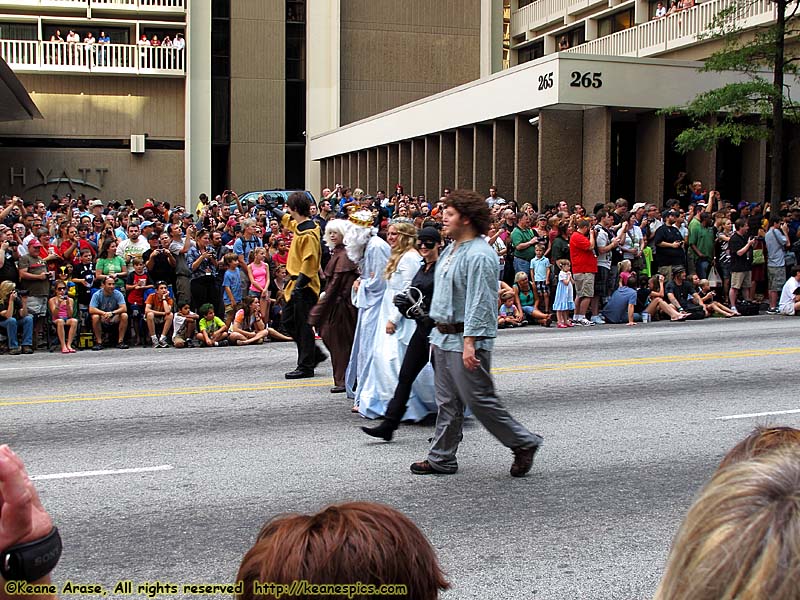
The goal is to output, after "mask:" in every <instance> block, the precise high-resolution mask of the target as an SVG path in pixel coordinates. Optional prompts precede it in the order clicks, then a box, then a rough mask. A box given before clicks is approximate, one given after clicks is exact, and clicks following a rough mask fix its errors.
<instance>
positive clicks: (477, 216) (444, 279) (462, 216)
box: [411, 190, 543, 477]
mask: <svg viewBox="0 0 800 600" xmlns="http://www.w3.org/2000/svg"><path fill="white" fill-rule="evenodd" d="M444 204H445V209H444V217H443V223H444V229H445V234H446V235H447V236H448V237H450V238H452V239H453V243H452V244H451V245H450V246H448V247H447V248H446V249H445V251H444V252H443V253H442V255H441V257H440V258H439V261H438V262H437V266H436V282H435V285H434V292H433V299H432V301H431V310H430V317H431V319H433V321H434V322H435V323H436V325H435V327H434V328H433V331H432V332H431V344H432V345H433V356H434V359H433V363H434V364H435V365H436V367H435V373H436V379H435V385H436V403H437V404H438V406H439V413H438V415H437V417H436V432H435V433H434V435H433V441H432V444H431V448H430V450H429V452H428V458H427V459H426V460H423V461H420V462H415V463H414V464H412V465H411V472H412V473H414V474H416V475H428V474H443V475H448V474H452V473H455V472H456V471H457V470H458V461H457V460H456V451H457V450H458V444H459V442H460V441H461V438H462V428H463V425H464V408H465V407H469V408H470V409H471V410H472V412H473V414H474V415H475V417H476V418H477V419H478V421H480V422H481V423H482V424H483V425H484V427H486V429H488V430H489V432H490V433H491V434H492V435H493V436H495V437H496V438H497V439H498V440H500V442H501V443H502V444H503V445H504V446H506V447H508V448H511V450H512V451H513V453H514V463H513V464H512V465H511V475H512V476H513V477H522V476H524V475H525V474H526V473H528V471H530V470H531V467H532V466H533V457H534V455H535V454H536V451H537V450H538V449H539V446H540V445H541V444H542V441H543V439H542V437H541V436H539V435H537V434H535V433H531V432H530V431H528V430H527V429H526V428H525V427H524V426H523V425H522V424H520V423H519V422H517V421H516V420H515V419H514V418H513V417H512V416H511V415H510V414H509V413H508V411H507V410H506V409H505V408H504V407H503V406H502V404H500V401H499V400H498V398H497V395H496V394H495V390H494V381H493V380H492V376H491V375H490V374H489V371H490V370H491V359H492V354H491V351H492V349H493V347H494V338H495V337H496V336H497V289H498V283H497V269H498V264H499V263H498V258H497V253H496V252H495V251H494V250H493V249H492V248H491V246H489V244H488V243H486V241H485V240H484V239H483V237H482V236H483V235H485V234H486V233H487V232H488V230H489V225H490V219H491V216H490V214H491V211H490V209H489V206H488V205H487V204H486V201H485V200H484V199H483V198H482V197H481V196H479V195H478V194H477V193H475V192H473V191H467V190H454V191H453V192H452V193H451V194H450V196H449V197H448V198H447V200H446V201H445V203H444Z"/></svg>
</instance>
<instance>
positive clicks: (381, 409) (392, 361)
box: [356, 222, 436, 421]
mask: <svg viewBox="0 0 800 600" xmlns="http://www.w3.org/2000/svg"><path fill="white" fill-rule="evenodd" d="M386 241H387V242H388V243H389V246H390V247H391V249H392V252H391V255H390V256H389V262H388V263H387V264H386V271H385V272H384V278H385V279H386V291H385V292H384V294H383V300H382V301H381V312H380V317H379V319H378V321H377V322H378V324H379V327H378V330H377V331H376V332H375V335H376V339H375V348H374V352H373V357H372V364H371V366H370V368H369V370H368V371H367V372H366V374H365V375H366V376H365V377H364V380H363V381H359V382H358V389H357V392H356V402H357V405H358V408H359V413H361V415H362V416H364V417H367V418H369V419H376V418H378V417H381V416H383V415H384V414H385V412H386V406H387V405H388V404H389V400H391V399H392V395H393V394H394V390H395V387H397V381H398V377H399V374H400V366H401V365H402V364H403V357H404V356H405V352H406V348H407V347H408V343H409V341H410V340H411V336H412V335H414V330H415V329H416V323H415V322H414V321H413V320H410V319H405V318H403V317H402V315H401V314H400V311H399V310H397V307H395V305H394V303H393V302H392V300H393V299H394V297H395V296H396V295H397V294H399V293H400V292H402V291H403V290H404V289H406V287H408V286H409V284H410V283H411V280H412V279H413V278H414V275H416V274H417V271H419V268H420V266H421V264H422V258H421V257H420V255H419V252H417V250H416V242H417V229H416V227H414V225H412V224H411V223H405V222H393V223H392V224H391V225H389V229H388V231H387V235H386ZM435 413H436V400H435V393H434V388H433V370H432V369H431V367H430V365H428V366H427V367H425V369H424V370H423V371H422V373H420V375H419V377H417V380H416V382H415V383H414V386H413V388H412V392H411V398H410V399H409V404H408V410H407V411H406V414H405V415H404V417H403V419H404V420H412V421H420V420H422V419H424V418H425V416H426V415H428V414H435Z"/></svg>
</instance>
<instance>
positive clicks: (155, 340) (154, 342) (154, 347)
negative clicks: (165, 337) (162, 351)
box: [150, 335, 159, 350]
mask: <svg viewBox="0 0 800 600" xmlns="http://www.w3.org/2000/svg"><path fill="white" fill-rule="evenodd" d="M150 340H151V341H152V342H153V349H154V350H155V349H156V348H159V344H158V338H157V337H156V336H154V335H151V336H150Z"/></svg>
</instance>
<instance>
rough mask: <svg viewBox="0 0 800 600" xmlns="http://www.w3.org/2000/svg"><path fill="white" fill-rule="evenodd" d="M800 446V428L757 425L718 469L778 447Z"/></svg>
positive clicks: (724, 459) (728, 454) (725, 457)
mask: <svg viewBox="0 0 800 600" xmlns="http://www.w3.org/2000/svg"><path fill="white" fill-rule="evenodd" d="M785 447H789V448H791V447H795V448H800V429H795V428H794V427H762V426H759V427H756V428H755V429H754V430H753V431H752V433H750V435H748V436H747V437H746V438H744V439H743V440H742V441H741V442H739V443H738V444H736V445H735V446H734V447H733V448H731V449H730V450H729V451H728V453H727V454H726V455H725V456H724V458H723V459H722V462H721V463H719V467H717V468H718V469H724V468H725V467H729V466H730V465H732V464H734V463H737V462H741V461H743V460H749V459H751V458H756V457H758V456H761V455H762V454H764V453H765V452H770V451H772V450H775V449H777V448H785Z"/></svg>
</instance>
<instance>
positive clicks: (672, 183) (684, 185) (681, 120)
mask: <svg viewBox="0 0 800 600" xmlns="http://www.w3.org/2000/svg"><path fill="white" fill-rule="evenodd" d="M690 125H691V122H690V121H689V119H687V118H686V117H668V118H667V120H666V122H665V134H664V145H665V147H664V196H663V198H662V199H661V200H662V202H664V201H666V200H669V199H671V198H677V199H678V200H680V201H681V206H683V207H684V208H685V207H686V206H687V205H688V203H689V184H690V183H691V182H692V174H691V173H686V171H687V169H686V164H687V163H686V155H685V154H683V153H681V152H678V151H677V150H676V149H675V138H676V137H678V134H679V133H680V132H681V131H683V130H684V129H686V128H687V127H689V126H690ZM681 173H686V175H684V176H683V177H681V178H679V176H680V174H681ZM662 206H663V204H662Z"/></svg>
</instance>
